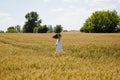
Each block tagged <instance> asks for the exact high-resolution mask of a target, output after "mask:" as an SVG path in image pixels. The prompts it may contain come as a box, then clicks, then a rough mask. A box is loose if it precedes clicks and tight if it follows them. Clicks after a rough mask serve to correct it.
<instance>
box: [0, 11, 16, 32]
mask: <svg viewBox="0 0 120 80" xmlns="http://www.w3.org/2000/svg"><path fill="white" fill-rule="evenodd" d="M15 23H17V20H15V19H14V18H13V17H12V16H11V15H10V14H8V13H0V25H1V26H2V27H0V30H6V29H7V28H8V27H9V26H14V25H15Z"/></svg>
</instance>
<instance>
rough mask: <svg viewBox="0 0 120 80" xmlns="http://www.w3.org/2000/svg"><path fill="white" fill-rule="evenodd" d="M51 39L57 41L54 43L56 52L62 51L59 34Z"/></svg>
mask: <svg viewBox="0 0 120 80" xmlns="http://www.w3.org/2000/svg"><path fill="white" fill-rule="evenodd" d="M53 38H55V39H57V42H56V51H62V41H61V34H60V33H58V34H56V35H54V36H53Z"/></svg>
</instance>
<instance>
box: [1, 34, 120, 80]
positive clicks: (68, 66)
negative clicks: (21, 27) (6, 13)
mask: <svg viewBox="0 0 120 80" xmlns="http://www.w3.org/2000/svg"><path fill="white" fill-rule="evenodd" d="M53 35H54V33H47V34H23V33H18V34H10V33H4V34H0V80H120V33H111V34H107V33H106V34H102V33H101V34H99V33H98V34H94V33H89V34H88V33H62V43H63V51H62V52H55V42H56V40H55V39H53V38H52V36H53Z"/></svg>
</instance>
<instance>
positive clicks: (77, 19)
mask: <svg viewBox="0 0 120 80" xmlns="http://www.w3.org/2000/svg"><path fill="white" fill-rule="evenodd" d="M54 14H55V15H59V16H58V17H55V18H54V21H55V23H56V24H61V25H63V27H64V28H65V29H68V30H70V29H75V30H79V29H80V28H81V26H82V25H83V23H84V22H85V20H86V19H87V18H88V17H89V15H90V13H89V11H88V10H86V9H85V8H77V7H76V8H75V7H72V8H71V7H70V8H64V10H62V11H61V13H54Z"/></svg>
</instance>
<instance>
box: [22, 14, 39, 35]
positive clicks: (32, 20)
mask: <svg viewBox="0 0 120 80" xmlns="http://www.w3.org/2000/svg"><path fill="white" fill-rule="evenodd" d="M25 18H26V19H27V21H26V22H25V24H24V26H23V32H26V33H33V30H34V28H35V27H36V26H39V25H40V23H41V20H39V15H38V14H37V12H30V13H27V14H26V16H25Z"/></svg>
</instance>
